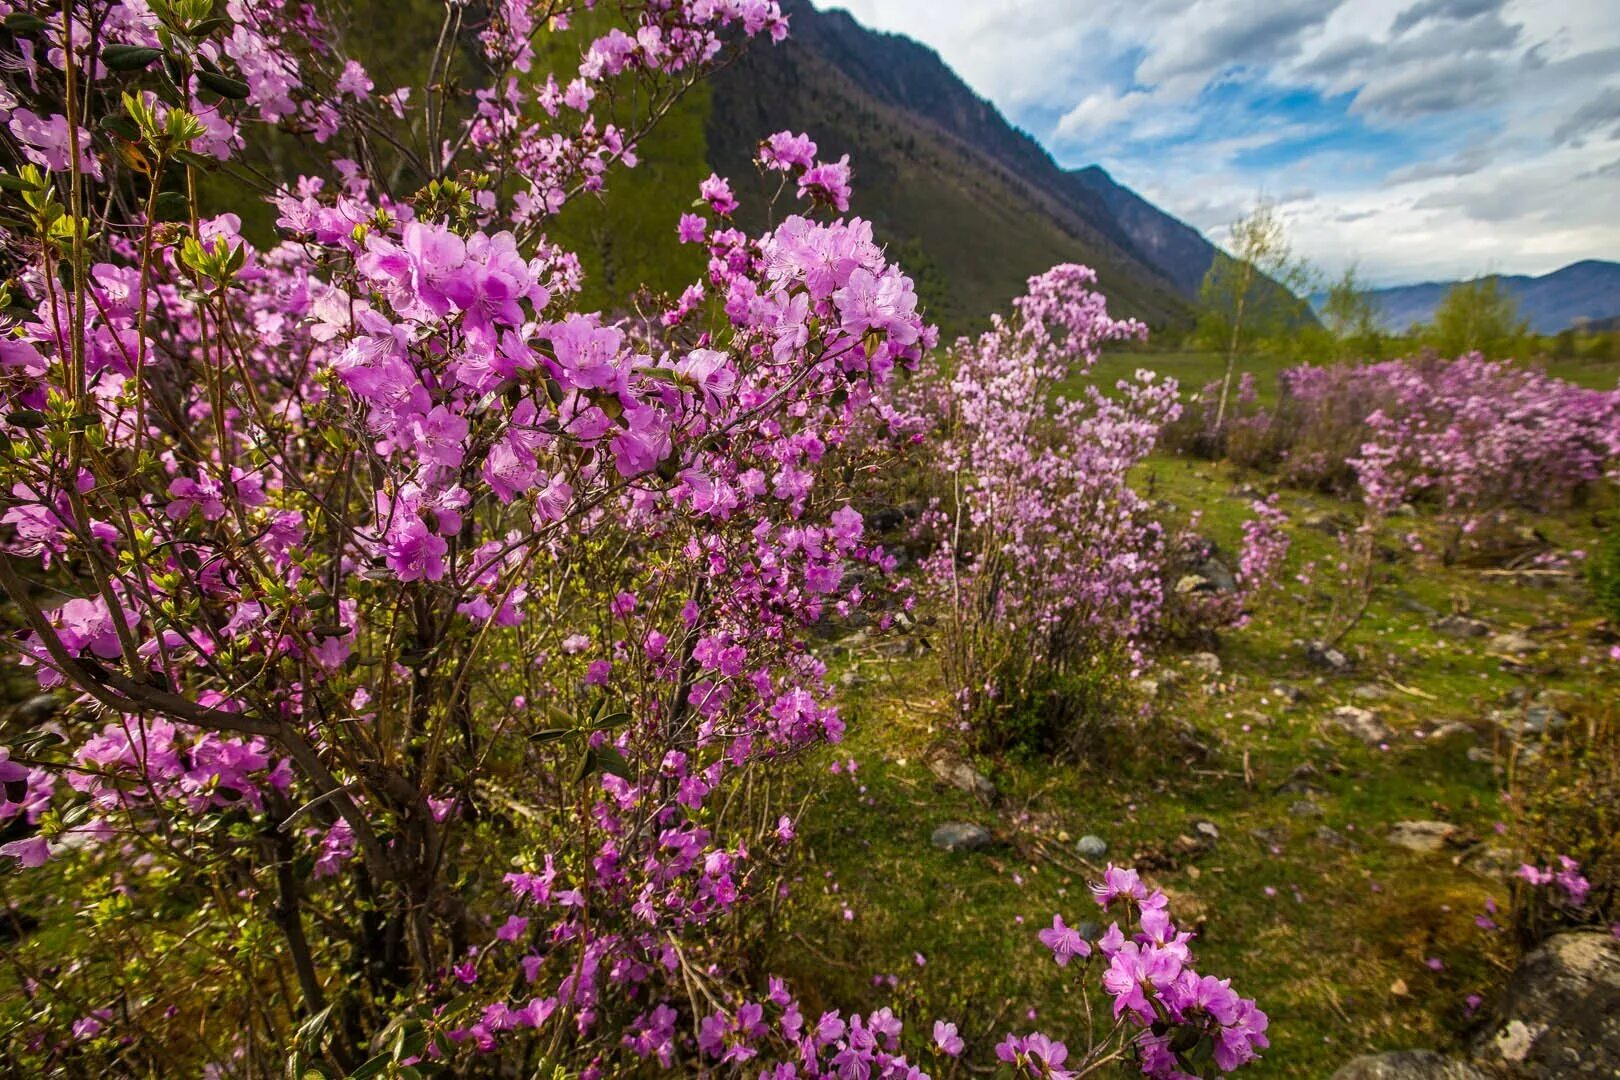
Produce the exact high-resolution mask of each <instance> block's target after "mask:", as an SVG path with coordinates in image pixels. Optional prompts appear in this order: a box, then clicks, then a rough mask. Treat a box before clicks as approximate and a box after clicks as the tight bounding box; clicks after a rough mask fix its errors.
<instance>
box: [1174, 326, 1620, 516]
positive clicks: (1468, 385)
mask: <svg viewBox="0 0 1620 1080" xmlns="http://www.w3.org/2000/svg"><path fill="white" fill-rule="evenodd" d="M1217 391H1218V387H1214V386H1211V387H1208V388H1206V389H1205V390H1204V391H1203V393H1202V394H1200V395H1199V397H1198V398H1197V399H1196V400H1195V401H1194V402H1193V403H1192V404H1191V405H1190V406H1189V407H1188V409H1187V412H1186V415H1185V416H1184V417H1183V418H1182V419H1181V420H1180V421H1179V422H1178V423H1176V424H1173V425H1172V426H1171V427H1170V429H1169V430H1168V431H1167V442H1168V443H1169V444H1170V445H1171V446H1172V447H1174V448H1177V449H1184V450H1189V449H1190V450H1209V449H1211V448H1219V449H1220V450H1221V452H1223V453H1224V454H1225V455H1226V456H1227V458H1228V459H1230V460H1231V461H1233V462H1234V463H1236V464H1239V465H1242V466H1245V467H1250V468H1258V469H1264V470H1267V471H1270V472H1275V473H1277V474H1278V475H1279V476H1280V477H1282V478H1283V479H1284V480H1285V481H1287V482H1288V483H1292V484H1298V485H1301V486H1306V487H1316V488H1321V489H1323V490H1327V491H1332V492H1335V493H1339V494H1350V493H1352V492H1356V493H1358V494H1359V495H1360V496H1361V497H1362V498H1363V499H1364V500H1366V501H1367V502H1368V503H1369V506H1370V507H1371V508H1372V509H1374V510H1376V511H1379V512H1386V513H1387V511H1388V510H1390V509H1392V508H1394V507H1396V506H1399V505H1400V504H1401V503H1403V502H1407V501H1417V500H1422V501H1426V502H1429V503H1431V504H1433V505H1434V506H1435V507H1436V508H1437V509H1438V510H1439V511H1440V513H1441V514H1442V515H1443V516H1444V517H1445V518H1446V519H1447V520H1448V521H1449V522H1450V523H1451V524H1452V525H1453V526H1454V527H1455V528H1456V529H1457V530H1458V532H1459V535H1466V534H1468V533H1472V532H1473V531H1474V530H1476V529H1477V528H1479V527H1480V526H1481V525H1482V524H1484V523H1486V522H1487V521H1488V520H1489V519H1490V518H1492V517H1493V516H1494V515H1498V514H1500V513H1502V512H1504V511H1509V510H1513V509H1530V510H1535V511H1544V510H1548V509H1553V508H1557V507H1559V506H1567V505H1569V504H1570V503H1571V502H1572V501H1573V500H1575V499H1578V498H1580V497H1581V496H1582V495H1583V494H1584V493H1585V492H1586V491H1587V490H1588V489H1589V488H1590V486H1591V485H1592V484H1593V483H1595V482H1597V481H1600V480H1601V479H1602V478H1603V477H1604V476H1605V473H1606V471H1607V470H1608V469H1610V468H1612V465H1613V463H1614V461H1615V460H1616V458H1617V457H1620V391H1615V390H1593V389H1587V388H1584V387H1580V386H1575V385H1573V384H1571V383H1568V382H1565V381H1564V380H1562V379H1558V378H1554V377H1552V376H1549V375H1547V374H1546V373H1545V372H1543V371H1539V370H1536V369H1534V368H1530V367H1526V366H1523V365H1520V364H1515V363H1513V362H1509V361H1488V360H1485V359H1484V358H1483V357H1481V356H1479V355H1477V354H1471V355H1467V356H1461V357H1458V358H1456V359H1451V360H1448V359H1442V358H1439V357H1435V356H1422V357H1418V358H1414V359H1406V360H1387V361H1383V362H1380V363H1372V364H1341V365H1335V366H1329V367H1316V366H1310V365H1305V366H1300V367H1294V368H1289V369H1288V370H1286V371H1284V372H1282V373H1281V374H1280V375H1279V376H1278V396H1277V403H1276V404H1275V406H1273V407H1270V408H1265V407H1262V406H1260V405H1259V404H1258V401H1257V395H1256V392H1255V391H1256V387H1255V385H1254V380H1253V377H1252V376H1247V377H1245V379H1244V381H1243V383H1242V384H1240V386H1239V388H1238V392H1237V394H1236V396H1235V400H1236V408H1235V409H1233V410H1231V411H1230V412H1229V415H1228V417H1227V420H1226V422H1225V425H1224V430H1223V431H1220V432H1216V431H1215V430H1214V423H1215V410H1214V401H1215V396H1216V393H1217Z"/></svg>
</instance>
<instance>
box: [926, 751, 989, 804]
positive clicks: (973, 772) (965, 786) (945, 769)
mask: <svg viewBox="0 0 1620 1080" xmlns="http://www.w3.org/2000/svg"><path fill="white" fill-rule="evenodd" d="M928 769H929V771H930V772H932V773H933V774H934V775H935V776H937V777H939V778H940V779H941V780H943V781H945V782H946V783H947V784H949V785H951V787H953V788H958V789H960V790H962V791H966V792H969V793H970V794H973V795H977V796H978V797H979V798H981V799H984V800H986V801H988V800H990V799H994V798H995V797H996V785H995V784H994V783H992V782H991V780H990V778H989V777H988V776H986V775H984V773H982V772H980V771H979V770H978V769H975V768H974V767H973V766H971V765H969V764H968V763H967V762H965V761H954V760H952V759H950V758H942V757H937V758H933V759H932V760H930V761H929V762H928Z"/></svg>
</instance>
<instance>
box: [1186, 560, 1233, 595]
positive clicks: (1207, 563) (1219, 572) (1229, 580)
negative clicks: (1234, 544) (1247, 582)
mask: <svg viewBox="0 0 1620 1080" xmlns="http://www.w3.org/2000/svg"><path fill="white" fill-rule="evenodd" d="M1193 573H1194V574H1197V575H1198V576H1199V577H1201V578H1203V579H1204V580H1205V581H1206V582H1208V583H1209V588H1208V589H1207V590H1206V591H1210V592H1237V587H1238V583H1237V577H1236V575H1234V574H1233V573H1232V571H1231V569H1230V568H1228V567H1227V565H1226V564H1225V563H1223V562H1221V560H1219V559H1216V558H1213V557H1212V558H1208V559H1205V560H1204V561H1203V562H1201V563H1199V564H1198V565H1197V566H1195V567H1193Z"/></svg>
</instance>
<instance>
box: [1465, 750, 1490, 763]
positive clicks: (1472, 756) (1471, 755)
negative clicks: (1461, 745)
mask: <svg viewBox="0 0 1620 1080" xmlns="http://www.w3.org/2000/svg"><path fill="white" fill-rule="evenodd" d="M1468 760H1469V761H1472V762H1474V763H1475V764H1478V765H1489V764H1490V763H1491V762H1493V761H1495V760H1496V755H1495V754H1493V753H1491V748H1490V747H1488V746H1470V747H1469V748H1468Z"/></svg>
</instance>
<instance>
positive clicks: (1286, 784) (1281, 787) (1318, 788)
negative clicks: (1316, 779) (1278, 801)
mask: <svg viewBox="0 0 1620 1080" xmlns="http://www.w3.org/2000/svg"><path fill="white" fill-rule="evenodd" d="M1327 793H1328V789H1327V788H1325V787H1323V786H1322V785H1321V784H1313V783H1311V782H1310V781H1309V780H1284V781H1283V782H1282V783H1280V784H1278V785H1277V791H1276V794H1278V795H1308V796H1310V795H1326V794H1327Z"/></svg>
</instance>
